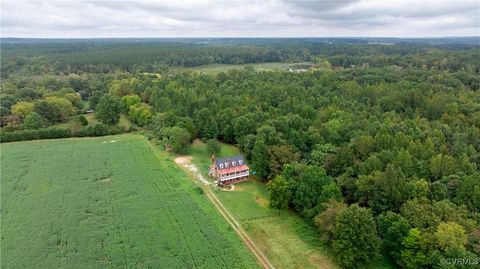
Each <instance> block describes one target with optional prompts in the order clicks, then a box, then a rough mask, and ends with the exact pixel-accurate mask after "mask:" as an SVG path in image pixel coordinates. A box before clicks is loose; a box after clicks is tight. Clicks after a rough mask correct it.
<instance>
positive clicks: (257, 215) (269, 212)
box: [189, 141, 395, 269]
mask: <svg viewBox="0 0 480 269" xmlns="http://www.w3.org/2000/svg"><path fill="white" fill-rule="evenodd" d="M239 153H240V151H239V149H238V148H236V147H235V146H232V145H227V144H223V143H222V144H221V150H220V152H218V153H217V154H216V155H217V156H218V157H226V156H231V155H237V154H239ZM189 154H190V155H191V157H192V159H191V161H192V163H193V164H195V165H196V166H197V167H198V168H199V170H200V171H201V172H203V174H205V173H206V171H207V170H208V167H209V165H210V163H211V159H210V153H209V152H208V150H207V147H206V145H205V144H204V143H202V142H200V141H196V142H195V143H193V145H192V146H191V147H190V150H189ZM212 191H213V193H214V195H215V197H216V198H217V199H218V200H219V201H220V203H221V204H222V205H224V206H225V208H226V209H227V210H228V212H230V214H231V217H232V218H233V219H235V220H236V222H237V223H239V224H240V225H241V227H242V229H243V230H244V231H245V232H246V233H247V234H248V236H249V237H250V238H251V239H252V240H253V242H254V244H255V245H256V247H257V248H258V249H259V250H260V251H261V252H262V253H263V254H265V256H266V257H267V258H268V260H269V261H270V262H271V263H272V264H273V266H274V267H275V268H321V269H336V268H339V266H338V265H337V264H336V263H335V260H334V257H333V255H332V254H331V251H330V250H329V248H328V247H327V246H325V245H324V244H323V243H322V242H321V241H320V235H319V232H318V230H317V229H316V228H315V227H312V226H311V225H309V224H307V222H306V221H305V220H304V219H302V218H301V217H300V216H299V215H298V214H296V213H295V212H293V211H291V210H280V211H278V210H275V209H271V208H269V207H268V205H269V193H268V190H267V188H266V186H265V184H264V183H260V182H257V181H254V180H250V181H246V182H242V183H238V184H235V188H234V191H221V190H212ZM369 268H372V269H387V268H395V266H394V265H393V263H392V262H391V261H390V260H388V259H387V258H386V257H385V256H382V257H381V259H379V260H378V261H377V262H376V263H374V264H372V265H370V267H369Z"/></svg>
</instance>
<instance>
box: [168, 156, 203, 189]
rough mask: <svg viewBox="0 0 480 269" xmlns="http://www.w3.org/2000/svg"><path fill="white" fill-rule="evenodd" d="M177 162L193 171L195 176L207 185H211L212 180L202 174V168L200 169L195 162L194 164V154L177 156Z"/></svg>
mask: <svg viewBox="0 0 480 269" xmlns="http://www.w3.org/2000/svg"><path fill="white" fill-rule="evenodd" d="M174 161H175V163H177V164H179V165H181V166H183V167H185V168H187V169H188V170H190V172H192V173H193V174H194V175H195V177H196V178H197V179H198V180H199V181H200V182H202V183H203V184H205V185H209V184H210V182H209V181H208V180H207V179H206V178H205V177H204V176H203V175H202V172H201V171H200V169H198V168H197V167H196V166H195V165H194V164H192V156H182V157H177V158H175V160H174Z"/></svg>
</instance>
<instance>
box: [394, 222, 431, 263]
mask: <svg viewBox="0 0 480 269" xmlns="http://www.w3.org/2000/svg"><path fill="white" fill-rule="evenodd" d="M402 246H403V250H402V251H401V254H400V256H401V263H400V264H401V265H402V267H404V268H407V269H416V268H426V267H427V265H428V263H429V259H428V243H427V241H426V239H425V238H424V237H423V236H422V233H421V232H420V230H419V229H417V228H412V229H410V231H409V232H408V235H407V236H406V237H405V238H404V239H403V241H402Z"/></svg>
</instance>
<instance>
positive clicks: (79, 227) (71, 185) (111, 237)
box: [1, 134, 258, 268]
mask: <svg viewBox="0 0 480 269" xmlns="http://www.w3.org/2000/svg"><path fill="white" fill-rule="evenodd" d="M1 168H2V174H1V176H2V178H1V204H2V207H1V214H2V219H1V224H2V231H1V232H2V249H1V251H2V253H1V258H2V259H1V267H2V268H258V265H257V263H256V262H255V260H254V258H253V256H252V255H251V254H250V252H249V251H248V250H247V249H246V248H245V247H244V245H243V244H242V242H241V241H240V239H239V238H238V237H237V235H236V234H235V232H234V231H233V230H232V229H231V228H230V226H228V224H227V223H226V222H225V221H224V220H223V219H222V217H221V216H220V215H219V213H218V212H217V211H216V210H215V208H214V207H213V206H212V205H211V204H210V202H209V201H208V200H207V198H206V197H205V195H204V194H200V193H199V192H198V189H197V188H196V185H195V184H194V183H193V182H192V181H191V180H189V179H188V178H187V176H186V175H185V173H184V172H183V171H182V170H181V169H180V168H178V167H177V166H176V165H175V164H174V163H173V161H172V160H171V157H170V156H169V155H168V154H167V153H165V152H163V151H160V150H157V149H155V148H154V147H153V146H151V144H149V143H148V142H147V141H146V140H144V139H143V137H142V136H139V135H134V134H130V135H120V136H110V137H102V138H84V139H62V140H48V141H30V142H21V143H9V144H2V145H1Z"/></svg>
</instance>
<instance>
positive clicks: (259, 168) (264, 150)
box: [251, 139, 270, 179]
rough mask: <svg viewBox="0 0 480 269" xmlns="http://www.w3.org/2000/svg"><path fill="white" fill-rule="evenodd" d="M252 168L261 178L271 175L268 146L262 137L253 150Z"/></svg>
mask: <svg viewBox="0 0 480 269" xmlns="http://www.w3.org/2000/svg"><path fill="white" fill-rule="evenodd" d="M251 164H252V170H253V171H254V172H255V173H256V174H257V175H258V176H259V177H260V178H261V179H264V178H267V176H268V175H269V172H270V171H269V170H268V167H269V160H268V147H267V145H266V144H265V142H264V141H263V140H262V139H259V140H257V141H256V142H255V146H253V150H252V162H251Z"/></svg>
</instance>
